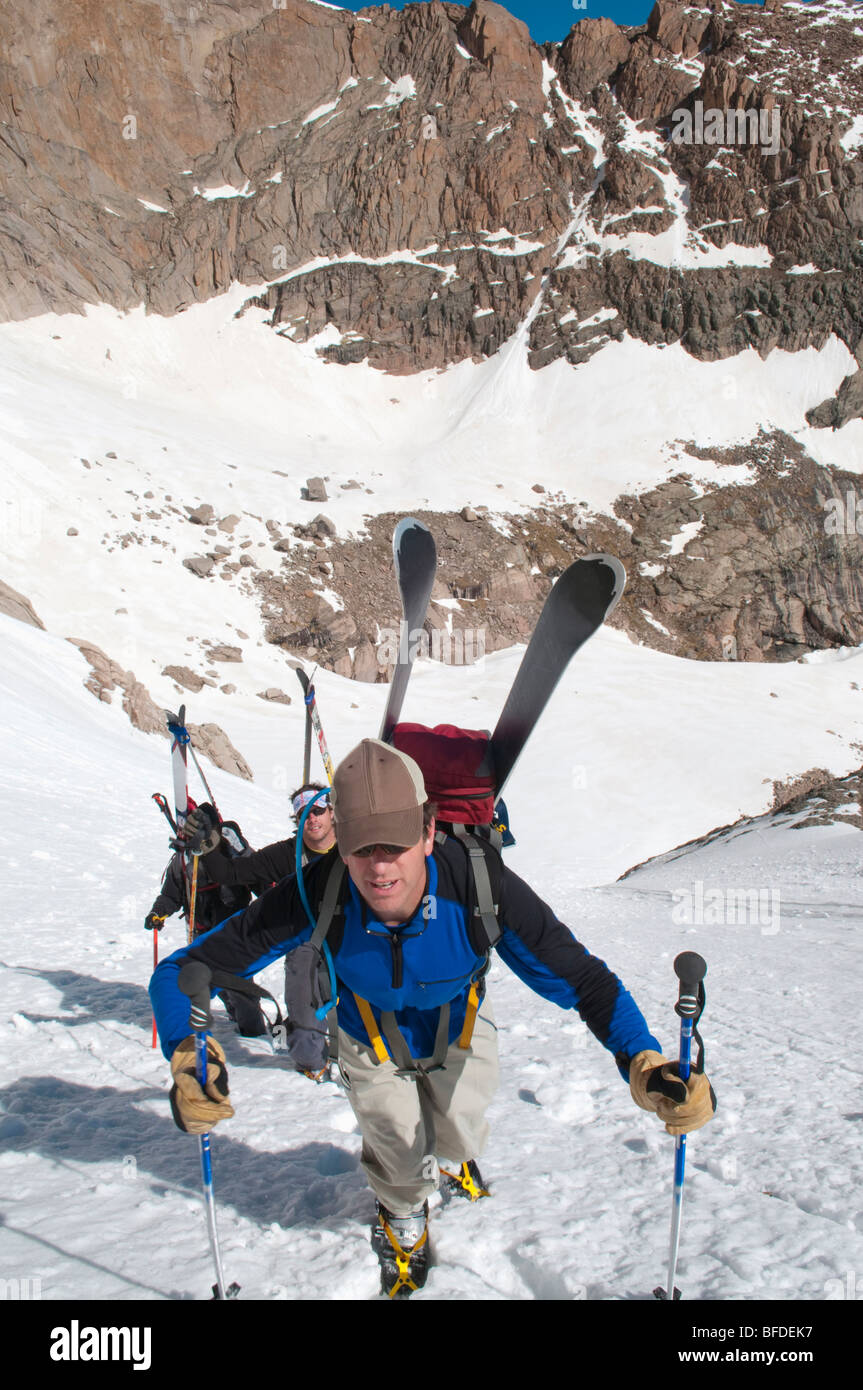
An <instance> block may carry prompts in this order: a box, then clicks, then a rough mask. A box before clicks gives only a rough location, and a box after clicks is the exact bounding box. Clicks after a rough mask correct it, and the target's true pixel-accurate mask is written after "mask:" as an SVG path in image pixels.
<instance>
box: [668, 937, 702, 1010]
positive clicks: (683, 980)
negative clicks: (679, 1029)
mask: <svg viewBox="0 0 863 1390" xmlns="http://www.w3.org/2000/svg"><path fill="white" fill-rule="evenodd" d="M674 973H675V975H676V976H677V978H678V980H679V981H680V992H679V995H678V999H677V1012H678V1014H680V1015H682V1016H683V1017H688V1018H691V1017H694V1015H695V1014H696V1013H697V1012H698V1006H699V1000H698V987H699V985H700V984H701V981H702V980H703V979H704V976H705V975H706V974H707V961H706V960H705V959H704V957H703V956H699V955H698V953H697V952H696V951H683V952H682V953H681V954H680V955H679V956H678V957H677V958H676V960H675V962H674Z"/></svg>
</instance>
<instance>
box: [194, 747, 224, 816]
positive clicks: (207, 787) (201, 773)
mask: <svg viewBox="0 0 863 1390" xmlns="http://www.w3.org/2000/svg"><path fill="white" fill-rule="evenodd" d="M189 752H190V753H191V755H192V762H193V763H194V764H195V767H196V768H197V769H198V776H199V777H200V779H201V781H202V782H203V784H204V789H205V791H206V793H207V800H208V801H209V802H210V804H211V805H212V806H213V808H214V809H215V812H216V815H217V816H218V817H219V820H221V819H222V817H221V814H220V812H219V808H218V806H217V805H216V798H215V797H214V796H213V793H212V792H211V791H210V784H209V782H208V781H207V779H206V777H205V776H204V769H203V768H202V767H201V764H200V763H199V762H198V755H197V753H196V752H195V750H194V748H193V747H192V740H191V738H190V739H189Z"/></svg>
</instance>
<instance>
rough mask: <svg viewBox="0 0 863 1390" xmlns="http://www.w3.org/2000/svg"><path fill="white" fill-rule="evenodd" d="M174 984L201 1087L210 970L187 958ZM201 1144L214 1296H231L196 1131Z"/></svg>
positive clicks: (205, 1141)
mask: <svg viewBox="0 0 863 1390" xmlns="http://www.w3.org/2000/svg"><path fill="white" fill-rule="evenodd" d="M177 984H178V985H179V987H180V989H181V990H182V991H183V993H184V994H187V995H188V996H189V1001H190V1004H191V1009H190V1013H189V1026H190V1028H191V1029H192V1032H193V1033H194V1035H195V1072H196V1074H197V1077H198V1082H199V1084H200V1087H201V1090H202V1091H205V1090H206V1087H207V1030H208V1029H209V1027H210V1023H211V1018H210V971H209V969H208V968H207V966H206V965H204V963H203V961H198V960H190V961H189V962H188V963H187V964H186V965H184V966H183V968H182V970H181V971H180V973H179V975H178V977H177ZM198 1138H199V1140H200V1148H201V1179H202V1181H203V1185H204V1207H205V1210H206V1214H207V1231H208V1233H209V1236H210V1249H211V1250H212V1252H213V1262H214V1264H215V1266H216V1282H215V1284H214V1285H213V1297H214V1298H234V1297H235V1296H236V1294H237V1293H239V1289H240V1286H239V1284H231V1286H230V1288H229V1289H228V1290H227V1291H226V1290H225V1276H224V1274H223V1273H222V1258H221V1255H220V1253H219V1233H218V1230H217V1229H216V1203H215V1198H214V1196H213V1165H212V1161H211V1158H210V1136H209V1133H207V1134H199V1135H198Z"/></svg>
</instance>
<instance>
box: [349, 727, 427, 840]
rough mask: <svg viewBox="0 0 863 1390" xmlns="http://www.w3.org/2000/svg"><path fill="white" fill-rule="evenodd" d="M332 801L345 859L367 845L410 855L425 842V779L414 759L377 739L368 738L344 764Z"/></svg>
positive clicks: (358, 745) (359, 744)
mask: <svg viewBox="0 0 863 1390" xmlns="http://www.w3.org/2000/svg"><path fill="white" fill-rule="evenodd" d="M330 800H331V803H332V808H333V820H334V822H335V827H336V842H337V844H338V847H339V854H340V855H341V856H342V858H343V859H345V858H346V857H347V856H348V855H349V854H355V853H356V851H357V850H358V849H363V848H364V847H365V846H366V845H402V846H403V847H404V848H405V849H410V847H411V845H415V844H417V843H418V842H419V841H420V839H421V838H422V833H423V804H424V802H425V801H426V789H425V783H424V782H423V775H422V773H421V771H420V769H419V767H418V766H417V764H416V763H415V762H414V760H413V758H409V757H408V755H407V753H400V752H399V751H398V749H397V748H391V747H390V745H389V744H388V743H382V742H381V740H380V739H379V738H364V739H363V741H362V743H358V744H357V746H356V748H354V749H353V751H352V752H351V753H348V755H347V757H346V758H343V759H342V761H341V762H340V763H339V765H338V767H337V768H336V771H335V776H334V777H333V790H332V794H331V797H330Z"/></svg>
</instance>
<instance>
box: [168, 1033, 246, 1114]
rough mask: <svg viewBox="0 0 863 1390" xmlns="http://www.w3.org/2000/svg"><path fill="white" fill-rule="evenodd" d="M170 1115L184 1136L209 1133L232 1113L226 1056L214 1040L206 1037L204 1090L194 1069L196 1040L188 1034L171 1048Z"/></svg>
mask: <svg viewBox="0 0 863 1390" xmlns="http://www.w3.org/2000/svg"><path fill="white" fill-rule="evenodd" d="M171 1074H172V1076H173V1078H174V1085H173V1086H172V1088H171V1114H172V1115H173V1117H174V1124H175V1125H176V1126H177V1128H178V1129H182V1130H183V1131H184V1133H185V1134H208V1133H209V1131H210V1130H211V1129H212V1128H213V1126H214V1125H217V1124H218V1123H219V1120H229V1119H230V1118H231V1116H232V1115H233V1113H234V1107H233V1106H232V1105H231V1103H230V1101H229V1100H228V1099H227V1097H228V1069H227V1067H226V1066H225V1054H224V1052H223V1051H222V1049H221V1047H220V1046H219V1044H218V1043H217V1042H216V1039H215V1038H207V1087H206V1091H204V1090H202V1089H201V1083H200V1081H199V1080H198V1076H197V1072H196V1070H195V1038H194V1035H190V1036H189V1037H188V1038H184V1039H183V1041H182V1042H181V1043H178V1045H177V1046H176V1047H175V1048H174V1055H173V1056H172V1058H171Z"/></svg>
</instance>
